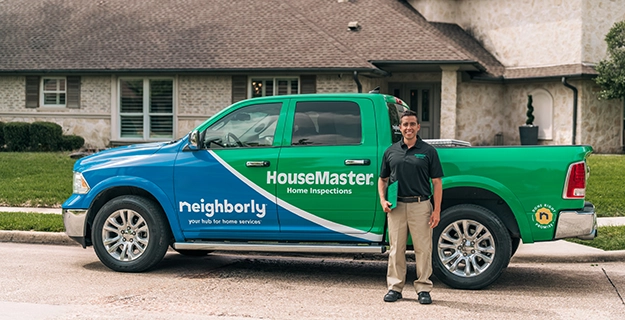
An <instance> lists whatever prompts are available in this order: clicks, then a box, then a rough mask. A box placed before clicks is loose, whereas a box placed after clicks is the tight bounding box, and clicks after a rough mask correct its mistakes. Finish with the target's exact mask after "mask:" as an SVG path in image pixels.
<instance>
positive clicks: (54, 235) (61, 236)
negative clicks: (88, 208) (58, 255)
mask: <svg viewBox="0 0 625 320" xmlns="http://www.w3.org/2000/svg"><path fill="white" fill-rule="evenodd" d="M0 242H16V243H31V244H53V245H62V246H80V244H78V242H76V241H74V240H72V239H71V238H70V237H68V236H67V234H65V232H40V231H6V230H0Z"/></svg>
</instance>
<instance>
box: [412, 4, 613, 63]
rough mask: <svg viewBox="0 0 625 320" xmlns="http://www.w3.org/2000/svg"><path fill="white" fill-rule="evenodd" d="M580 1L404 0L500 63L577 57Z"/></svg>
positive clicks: (565, 60)
mask: <svg viewBox="0 0 625 320" xmlns="http://www.w3.org/2000/svg"><path fill="white" fill-rule="evenodd" d="M585 1H588V0H540V1H527V0H506V1H492V0H463V1H449V0H447V1H440V0H409V3H411V4H412V5H413V6H414V7H415V8H416V9H417V10H419V12H421V13H422V14H423V15H424V17H425V18H426V19H427V20H428V21H434V22H447V23H456V24H458V25H460V26H461V27H462V28H463V29H464V30H466V31H467V32H468V33H469V34H471V35H473V36H474V37H475V38H476V39H477V40H478V41H479V42H480V43H482V45H483V46H484V47H485V48H486V50H488V51H489V52H491V53H492V54H493V55H494V56H495V57H496V58H497V59H498V60H499V61H500V62H501V63H502V64H503V65H505V66H506V67H540V66H550V65H564V64H574V63H581V62H582V12H583V10H582V7H583V4H584V3H585ZM605 1H609V0H605ZM593 3H594V1H593ZM596 17H598V16H595V17H594V18H595V20H598V19H596ZM585 23H591V22H586V21H585Z"/></svg>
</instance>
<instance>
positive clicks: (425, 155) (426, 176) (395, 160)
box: [380, 136, 443, 197]
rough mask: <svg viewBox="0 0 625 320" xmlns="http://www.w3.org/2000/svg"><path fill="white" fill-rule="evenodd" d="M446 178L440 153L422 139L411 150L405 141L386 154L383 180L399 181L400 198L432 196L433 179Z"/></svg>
mask: <svg viewBox="0 0 625 320" xmlns="http://www.w3.org/2000/svg"><path fill="white" fill-rule="evenodd" d="M442 176H443V167H442V166H441V161H440V159H439V158H438V152H437V151H436V149H435V148H434V147H432V146H431V145H429V144H427V143H426V142H424V141H423V140H422V139H421V137H419V136H417V143H415V145H414V146H413V147H412V148H410V149H408V146H407V145H406V144H405V143H404V139H401V140H400V141H399V142H396V143H393V144H392V145H391V146H390V147H388V149H386V151H385V152H384V157H383V158H382V168H381V169H380V178H389V177H390V179H389V184H391V183H393V182H395V181H398V182H397V183H398V186H397V195H398V196H400V197H412V196H426V197H430V196H431V195H432V191H431V187H430V179H431V178H440V177H442Z"/></svg>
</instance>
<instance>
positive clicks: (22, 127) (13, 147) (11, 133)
mask: <svg viewBox="0 0 625 320" xmlns="http://www.w3.org/2000/svg"><path fill="white" fill-rule="evenodd" d="M4 140H5V141H6V146H7V147H6V148H7V150H8V151H28V149H29V148H30V123H27V122H9V123H6V124H5V125H4Z"/></svg>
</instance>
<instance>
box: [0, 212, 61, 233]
mask: <svg viewBox="0 0 625 320" xmlns="http://www.w3.org/2000/svg"><path fill="white" fill-rule="evenodd" d="M0 230H21V231H47V232H62V231H65V227H64V226H63V217H62V216H61V215H60V214H43V213H30V212H0Z"/></svg>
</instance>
